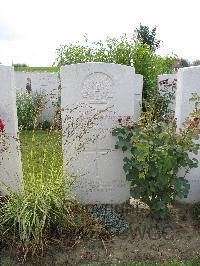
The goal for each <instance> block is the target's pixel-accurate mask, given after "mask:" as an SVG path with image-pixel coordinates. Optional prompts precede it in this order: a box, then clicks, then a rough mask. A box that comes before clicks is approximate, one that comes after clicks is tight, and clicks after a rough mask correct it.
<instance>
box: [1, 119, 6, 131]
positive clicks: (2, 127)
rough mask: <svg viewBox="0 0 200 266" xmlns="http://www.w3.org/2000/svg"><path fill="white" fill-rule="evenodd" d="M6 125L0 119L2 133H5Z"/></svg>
mask: <svg viewBox="0 0 200 266" xmlns="http://www.w3.org/2000/svg"><path fill="white" fill-rule="evenodd" d="M4 128H5V124H4V122H3V120H2V119H1V118H0V132H4Z"/></svg>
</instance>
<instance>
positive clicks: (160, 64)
mask: <svg viewBox="0 0 200 266" xmlns="http://www.w3.org/2000/svg"><path fill="white" fill-rule="evenodd" d="M56 53H57V58H56V62H55V63H54V64H55V65H56V66H58V67H61V66H63V65H70V64H77V63H85V62H106V63H115V64H121V65H127V66H134V67H135V71H136V73H138V74H141V75H143V81H144V85H143V98H144V99H149V98H150V97H152V95H155V94H156V93H157V89H158V86H157V78H158V75H160V74H163V73H166V74H167V73H173V70H174V66H175V61H176V59H175V57H173V56H166V57H163V56H160V55H157V54H156V53H155V51H154V50H153V49H152V48H151V47H150V46H149V45H148V44H146V43H142V42H140V41H136V40H135V38H131V39H130V38H128V37H127V35H126V34H124V35H122V36H121V37H119V38H109V37H108V38H107V39H106V40H105V41H104V42H103V41H101V40H100V41H97V42H94V43H92V44H89V43H88V41H87V40H86V42H85V44H81V43H80V42H77V43H75V44H73V43H69V44H67V45H62V46H60V47H59V48H58V49H57V50H56Z"/></svg>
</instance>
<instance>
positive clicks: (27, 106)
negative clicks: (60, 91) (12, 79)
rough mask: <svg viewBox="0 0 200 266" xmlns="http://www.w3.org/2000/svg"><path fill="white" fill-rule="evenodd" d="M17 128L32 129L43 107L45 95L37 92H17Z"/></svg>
mask: <svg viewBox="0 0 200 266" xmlns="http://www.w3.org/2000/svg"><path fill="white" fill-rule="evenodd" d="M16 103H17V116H18V126H19V128H21V129H33V128H35V127H36V125H37V123H38V116H39V115H40V114H41V111H42V110H43V108H44V105H45V94H44V93H42V92H41V93H38V92H31V93H28V92H18V93H17V97H16Z"/></svg>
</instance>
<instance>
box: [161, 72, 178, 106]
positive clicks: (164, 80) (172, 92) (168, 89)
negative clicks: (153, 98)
mask: <svg viewBox="0 0 200 266" xmlns="http://www.w3.org/2000/svg"><path fill="white" fill-rule="evenodd" d="M158 88H159V92H160V94H161V95H162V96H164V97H165V96H166V97H170V99H171V103H170V104H169V108H170V110H172V111H175V106H176V100H175V98H176V89H177V74H163V75H159V76H158Z"/></svg>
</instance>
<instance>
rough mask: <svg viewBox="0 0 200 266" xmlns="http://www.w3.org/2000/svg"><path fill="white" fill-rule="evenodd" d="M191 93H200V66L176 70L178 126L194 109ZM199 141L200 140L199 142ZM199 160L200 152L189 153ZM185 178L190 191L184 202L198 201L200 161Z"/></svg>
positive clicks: (176, 113) (176, 114)
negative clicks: (195, 153)
mask: <svg viewBox="0 0 200 266" xmlns="http://www.w3.org/2000/svg"><path fill="white" fill-rule="evenodd" d="M192 93H198V94H200V67H189V68H182V69H179V70H178V75H177V92H176V109H175V116H176V118H177V126H178V128H181V127H182V123H183V122H184V121H185V119H186V118H187V117H188V116H189V114H190V113H191V112H192V111H193V110H194V103H193V102H191V101H190V98H191V97H192ZM199 143H200V142H199ZM191 156H192V157H196V159H197V160H199V161H200V152H199V153H198V155H196V156H195V155H194V154H191ZM186 178H187V179H188V180H189V183H190V192H189V195H188V198H186V199H183V200H182V201H185V202H197V201H200V163H199V166H198V168H193V169H192V170H191V171H190V172H189V173H188V174H187V175H186Z"/></svg>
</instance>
